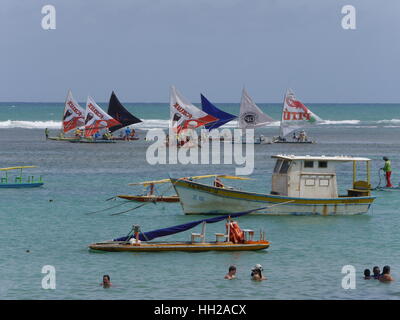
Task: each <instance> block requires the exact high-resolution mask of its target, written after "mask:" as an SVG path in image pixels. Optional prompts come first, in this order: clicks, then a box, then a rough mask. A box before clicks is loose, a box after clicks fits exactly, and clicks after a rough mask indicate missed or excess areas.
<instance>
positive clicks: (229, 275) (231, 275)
mask: <svg viewBox="0 0 400 320" xmlns="http://www.w3.org/2000/svg"><path fill="white" fill-rule="evenodd" d="M235 278H236V267H235V266H230V267H229V270H228V273H227V274H226V275H225V277H224V279H228V280H232V279H235Z"/></svg>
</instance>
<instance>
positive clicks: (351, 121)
mask: <svg viewBox="0 0 400 320" xmlns="http://www.w3.org/2000/svg"><path fill="white" fill-rule="evenodd" d="M360 122H361V121H360V120H322V122H321V123H320V124H359V123H360Z"/></svg>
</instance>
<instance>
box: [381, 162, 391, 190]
mask: <svg viewBox="0 0 400 320" xmlns="http://www.w3.org/2000/svg"><path fill="white" fill-rule="evenodd" d="M383 160H384V161H385V165H384V166H383V168H382V170H383V171H384V172H385V178H386V188H393V185H392V182H391V181H390V176H391V175H392V165H391V163H390V160H389V158H388V157H383Z"/></svg>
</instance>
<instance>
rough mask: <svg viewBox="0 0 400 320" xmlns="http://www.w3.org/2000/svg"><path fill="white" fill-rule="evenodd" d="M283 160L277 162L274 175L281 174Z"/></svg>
mask: <svg viewBox="0 0 400 320" xmlns="http://www.w3.org/2000/svg"><path fill="white" fill-rule="evenodd" d="M282 162H283V161H282V160H277V161H276V164H275V168H274V173H279V169H280V168H281V165H282Z"/></svg>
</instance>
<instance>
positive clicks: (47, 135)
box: [44, 128, 49, 139]
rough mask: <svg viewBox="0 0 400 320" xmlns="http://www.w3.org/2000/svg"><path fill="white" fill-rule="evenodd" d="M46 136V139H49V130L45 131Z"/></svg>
mask: <svg viewBox="0 0 400 320" xmlns="http://www.w3.org/2000/svg"><path fill="white" fill-rule="evenodd" d="M44 134H45V135H46V139H48V138H49V129H47V128H46V129H44Z"/></svg>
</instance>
